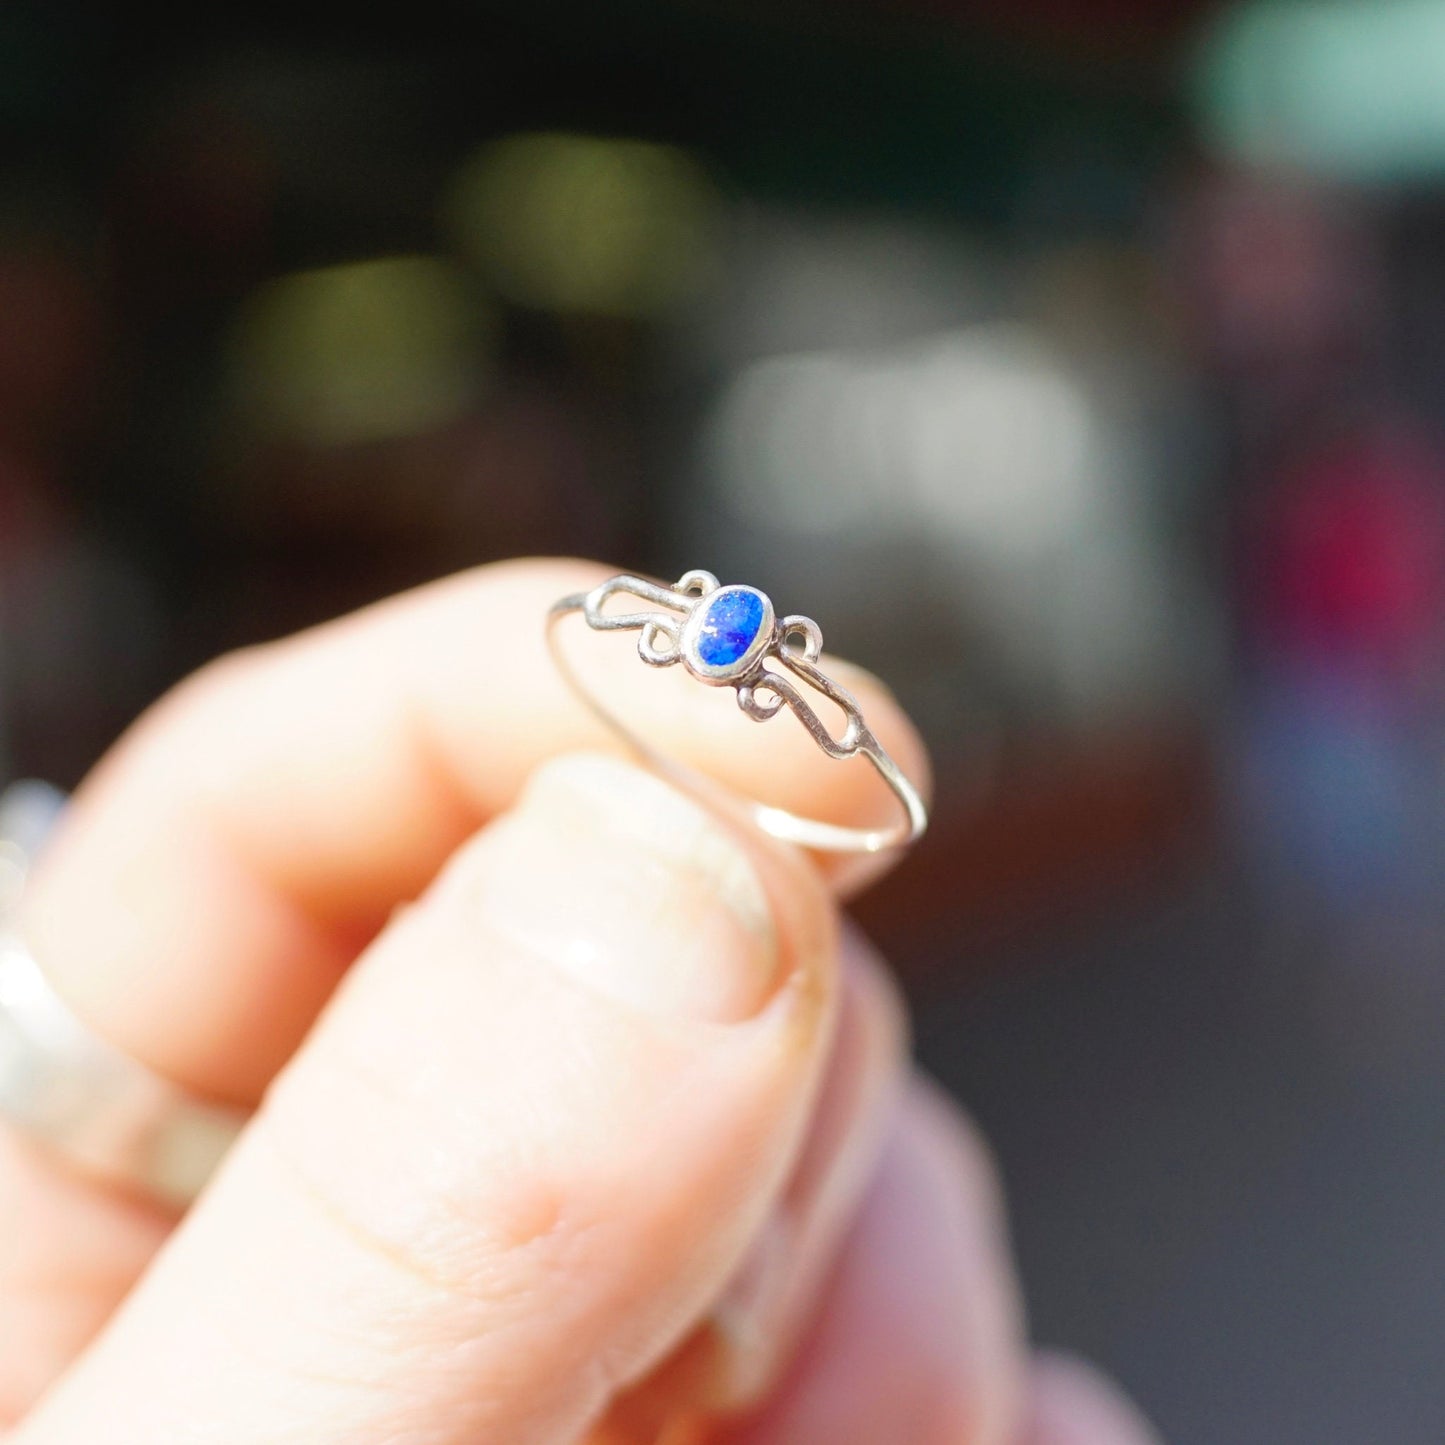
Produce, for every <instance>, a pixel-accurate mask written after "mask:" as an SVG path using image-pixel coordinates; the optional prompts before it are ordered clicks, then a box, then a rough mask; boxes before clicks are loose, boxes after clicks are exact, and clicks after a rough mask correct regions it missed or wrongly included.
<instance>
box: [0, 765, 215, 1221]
mask: <svg viewBox="0 0 1445 1445" xmlns="http://www.w3.org/2000/svg"><path fill="white" fill-rule="evenodd" d="M10 797H11V795H10V794H7V795H6V798H7V799H9V798H10ZM10 811H11V813H12V814H13V811H14V809H13V807H12V808H11V810H10ZM6 814H7V805H6V800H5V799H0V828H3V826H4V823H5V820H6ZM15 831H17V832H18V831H21V830H18V829H17V830H15ZM28 862H29V850H28V849H26V848H22V847H21V846H20V844H19V842H18V841H17V840H16V838H15V837H14V836H13V834H12V835H10V836H4V837H0V864H3V874H4V887H3V889H0V895H3V896H0V904H3V906H0V1116H4V1117H5V1118H6V1119H8V1120H9V1121H10V1122H11V1123H12V1124H14V1125H16V1126H17V1127H19V1128H20V1129H22V1130H23V1131H25V1132H26V1133H27V1134H29V1135H31V1136H32V1137H33V1138H34V1139H36V1140H37V1141H38V1142H39V1143H41V1144H42V1145H43V1146H44V1147H46V1148H49V1149H51V1150H52V1151H54V1152H55V1153H56V1154H58V1155H60V1156H61V1157H62V1158H64V1159H65V1160H66V1161H67V1162H69V1163H70V1164H71V1165H73V1166H74V1167H76V1168H78V1169H81V1170H83V1171H85V1172H87V1173H89V1174H92V1175H95V1176H98V1177H100V1178H103V1179H105V1180H107V1181H108V1182H111V1183H114V1184H118V1185H120V1186H122V1187H124V1188H127V1189H133V1190H137V1191H139V1192H142V1193H145V1194H148V1195H151V1196H152V1197H155V1198H158V1199H160V1200H162V1201H164V1202H165V1203H168V1204H171V1205H175V1206H183V1205H185V1204H188V1203H189V1202H190V1201H191V1199H193V1198H194V1197H195V1195H196V1194H197V1193H198V1192H199V1191H200V1188H201V1186H202V1185H203V1184H204V1183H205V1181H206V1179H207V1178H208V1177H209V1176H210V1174H211V1172H212V1171H213V1170H214V1169H215V1167H216V1165H217V1164H218V1163H219V1162H220V1159H221V1156H222V1155H223V1154H224V1153H225V1151H226V1149H227V1148H228V1147H229V1146H230V1144H231V1142H232V1141H233V1140H234V1138H235V1137H236V1134H237V1132H238V1131H239V1129H240V1127H241V1125H242V1123H243V1122H244V1119H243V1116H242V1115H241V1114H240V1113H239V1112H237V1111H235V1110H232V1109H228V1108H224V1107H221V1106H219V1105H214V1104H210V1103H207V1102H205V1101H203V1100H200V1099H196V1098H193V1097H192V1096H191V1095H189V1094H187V1093H186V1092H185V1091H184V1090H183V1089H180V1088H179V1087H177V1086H176V1085H174V1084H172V1083H170V1082H168V1081H167V1080H165V1079H162V1078H161V1077H160V1076H159V1075H157V1074H154V1073H152V1072H151V1071H150V1070H149V1069H147V1068H146V1067H145V1066H144V1065H142V1064H140V1063H138V1062H137V1061H136V1060H135V1059H132V1058H131V1057H130V1056H129V1055H128V1054H125V1053H123V1052H122V1051H121V1050H119V1049H117V1048H115V1047H114V1046H113V1045H112V1044H110V1043H108V1042H107V1041H106V1040H104V1039H102V1038H100V1037H99V1036H98V1035H97V1034H95V1033H94V1032H93V1031H92V1030H91V1029H89V1028H88V1027H87V1026H86V1025H85V1024H84V1023H82V1022H81V1020H80V1019H78V1018H77V1017H76V1016H75V1014H74V1013H72V1012H71V1010H70V1008H69V1007H68V1006H67V1005H66V1003H65V1002H64V1000H63V999H62V998H61V997H60V996H59V994H57V993H56V991H55V989H54V988H53V987H52V986H51V984H50V981H49V980H48V979H47V978H46V976H45V973H44V971H43V969H42V968H41V967H40V965H39V963H38V962H37V961H36V959H35V958H34V956H33V955H32V954H31V952H30V949H29V948H28V947H27V946H26V944H25V942H24V940H23V938H22V937H21V936H20V934H19V932H18V931H17V928H16V919H15V912H16V904H17V902H18V896H19V891H20V885H21V884H22V883H23V875H24V871H25V869H26V868H27V867H28Z"/></svg>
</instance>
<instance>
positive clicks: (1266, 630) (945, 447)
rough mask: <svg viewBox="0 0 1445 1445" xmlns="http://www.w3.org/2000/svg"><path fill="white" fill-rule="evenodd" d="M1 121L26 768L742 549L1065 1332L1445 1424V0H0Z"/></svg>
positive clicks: (14, 748)
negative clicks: (522, 609)
mask: <svg viewBox="0 0 1445 1445" xmlns="http://www.w3.org/2000/svg"><path fill="white" fill-rule="evenodd" d="M999 10H1006V12H1007V13H1006V14H1001V13H995V12H996V11H999ZM0 118H3V119H0V125H3V133H4V136H5V140H6V144H5V146H4V148H3V164H0V759H3V768H4V772H5V773H6V774H7V775H12V776H13V775H19V774H32V775H33V774H38V775H43V776H46V777H49V778H51V779H53V780H55V781H57V782H59V783H62V784H65V785H71V784H73V783H74V782H75V781H76V780H77V778H78V777H79V776H80V775H81V773H82V772H83V771H84V770H85V768H86V767H87V766H88V765H89V764H90V763H91V762H92V761H93V760H94V759H95V758H96V757H97V755H98V754H99V753H100V752H101V751H102V749H103V748H104V747H105V746H106V744H107V743H108V742H109V741H110V740H111V739H112V738H113V736H114V735H115V733H116V732H117V731H118V730H119V729H120V728H121V727H123V726H124V725H125V724H126V722H128V721H129V720H130V719H131V718H132V717H133V716H134V715H135V713H136V712H137V711H138V710H139V709H140V708H142V707H143V706H144V705H145V704H146V703H147V702H148V701H149V700H150V699H152V698H153V697H154V696H155V695H156V693H157V692H159V691H160V690H161V689H162V688H164V687H165V686H166V685H167V684H169V683H170V682H172V681H173V680H175V679H176V678H178V677H179V676H180V675H182V674H183V673H185V672H186V671H188V670H189V669H191V668H192V667H194V666H195V665H197V664H198V663H200V662H202V661H203V660H205V659H206V658H208V657H210V656H211V655H212V654H214V653H216V652H218V651H220V650H222V649H225V648H228V647H232V646H235V645H237V644H241V643H245V642H249V641H254V640H257V639H261V638H265V637H271V636H274V635H277V634H279V633H283V632H286V631H289V630H291V629H293V628H296V627H298V626H302V625H304V624H306V623H309V622H312V621H315V620H318V619H321V618H323V617H326V616H329V615H331V614H333V613H335V612H338V611H340V610H343V609H346V608H350V607H352V606H354V605H357V604H359V603H362V602H365V601H367V600H369V599H372V598H375V597H378V596H381V595H383V594H385V593H388V592H391V591H393V590H395V589H396V588H399V587H403V586H406V585H409V584H412V583H416V582H420V581H422V580H424V579H426V578H429V577H433V576H436V575H438V574H441V573H444V572H447V571H450V570H453V569H456V568H459V567H463V566H466V565H469V564H472V563H476V562H481V561H486V560H488V559H492V558H498V557H506V556H511V555H514V554H518V553H527V552H581V553H584V554H590V555H595V556H599V557H603V558H607V559H611V560H613V561H615V562H617V563H620V564H623V565H627V566H630V567H632V568H635V569H641V570H645V571H650V572H654V573H659V574H665V575H667V576H676V575H678V574H679V573H680V572H681V571H683V570H684V569H686V568H688V567H694V566H703V567H707V568H709V569H711V570H713V571H715V572H717V573H719V574H720V575H722V576H723V577H724V579H725V580H728V579H732V580H747V581H751V582H755V583H757V584H759V585H761V586H763V587H765V588H767V589H768V590H769V591H770V592H771V593H772V594H773V595H774V597H775V598H777V599H778V601H779V603H780V605H781V606H782V607H783V608H784V610H801V611H806V612H808V613H810V614H811V615H813V616H815V617H817V618H818V619H819V621H820V622H821V623H822V625H823V628H824V630H825V632H826V634H827V637H828V640H829V644H830V646H832V647H833V648H835V649H837V650H838V651H841V652H843V653H846V654H851V655H853V656H855V657H857V658H858V660H860V661H862V662H864V663H865V664H868V665H871V666H873V667H874V668H876V669H877V670H879V671H881V672H883V673H885V674H886V676H887V678H888V680H889V681H890V683H892V684H893V685H894V687H895V688H896V690H897V691H898V693H899V694H900V695H901V697H902V698H903V700H904V701H905V703H906V704H907V705H908V706H909V707H910V708H911V709H912V711H913V713H914V715H915V716H916V717H918V718H919V719H921V721H922V724H923V726H924V729H925V731H926V732H927V734H928V736H929V739H930V742H931V744H932V746H933V749H934V754H935V757H936V760H937V768H938V779H939V797H938V805H937V815H936V816H937V822H936V826H935V827H934V829H933V831H932V832H931V834H930V835H929V837H928V838H927V839H926V841H925V843H924V844H923V845H922V846H921V847H920V848H919V849H918V850H917V853H916V855H915V856H914V857H913V858H912V859H911V860H910V861H909V863H908V865H907V866H906V867H905V868H904V869H903V870H902V871H901V872H900V873H899V874H898V875H897V876H896V877H895V878H893V879H891V880H890V881H889V882H888V883H887V884H885V885H884V886H882V887H880V888H879V889H878V890H877V891H876V892H875V894H873V895H872V896H871V897H869V898H868V899H866V900H865V901H864V902H863V904H862V906H861V908H860V915H861V917H862V918H863V921H864V922H865V924H866V926H867V927H868V928H869V929H870V930H871V931H872V932H873V933H874V934H875V935H876V936H877V937H878V938H879V939H880V941H881V942H883V944H884V945H885V946H886V947H887V948H888V949H889V951H890V952H891V953H892V955H893V956H894V957H895V959H896V960H897V962H898V965H899V968H900V970H901V972H902V973H903V974H904V977H905V979H906V982H907V984H908V987H909V989H910V991H911V993H912V995H913V997H914V1000H915V1003H916V1007H917V1017H918V1030H919V1044H920V1048H921V1051H922V1053H923V1055H924V1058H925V1059H926V1060H927V1062H928V1063H929V1064H930V1066H931V1067H932V1068H934V1069H935V1070H936V1071H937V1072H938V1073H939V1074H940V1075H941V1076H942V1077H943V1078H944V1080H945V1081H946V1082H947V1083H948V1084H949V1085H950V1087H952V1088H953V1089H955V1090H956V1091H957V1092H958V1093H959V1095H960V1096H961V1097H962V1098H963V1099H964V1100H965V1102H966V1103H967V1104H968V1106H969V1107H970V1108H971V1109H972V1110H973V1111H974V1112H975V1114H976V1115H977V1116H978V1117H979V1119H980V1120H981V1122H982V1124H983V1126H984V1127H985V1129H986V1130H987V1131H988V1132H989V1134H990V1136H991V1138H992V1139H993V1140H994V1142H995V1144H996V1147H997V1150H998V1153H999V1156H1000V1159H1001V1161H1002V1165H1003V1169H1004V1172H1005V1175H1006V1178H1007V1182H1008V1185H1009V1189H1010V1193H1011V1197H1012V1201H1013V1206H1014V1211H1015V1221H1016V1238H1017V1245H1018V1249H1019V1253H1020V1256H1021V1261H1022V1268H1023V1273H1024V1276H1025V1279H1026V1283H1027V1288H1028V1293H1029V1299H1030V1306H1031V1312H1032V1317H1033V1321H1034V1327H1035V1330H1036V1332H1037V1334H1038V1336H1039V1337H1040V1338H1041V1339H1042V1340H1043V1341H1045V1342H1048V1343H1051V1344H1058V1345H1064V1346H1067V1347H1071V1348H1075V1349H1079V1350H1082V1351H1085V1352H1087V1353H1089V1354H1091V1355H1093V1356H1094V1357H1096V1358H1097V1359H1099V1360H1100V1361H1101V1362H1102V1363H1104V1364H1105V1365H1107V1366H1108V1367H1109V1368H1111V1369H1112V1370H1114V1371H1115V1372H1116V1373H1117V1374H1118V1375H1119V1376H1120V1377H1121V1378H1122V1379H1123V1380H1124V1381H1125V1382H1126V1383H1127V1385H1128V1386H1129V1387H1130V1388H1131V1389H1132V1390H1133V1391H1134V1392H1135V1393H1136V1395H1137V1396H1138V1397H1139V1398H1140V1400H1141V1401H1142V1402H1143V1403H1144V1405H1145V1406H1146V1408H1147V1409H1148V1411H1149V1412H1150V1413H1151V1415H1152V1416H1153V1417H1154V1418H1155V1419H1156V1420H1157V1422H1158V1423H1159V1425H1160V1426H1161V1428H1162V1429H1163V1431H1164V1432H1165V1434H1166V1436H1167V1437H1168V1439H1169V1440H1170V1441H1171V1442H1174V1445H1204V1442H1230V1445H1332V1442H1336V1441H1339V1442H1366V1441H1367V1442H1377V1441H1389V1442H1391V1445H1439V1442H1440V1441H1441V1439H1442V1438H1445V1370H1442V1369H1441V1368H1440V1365H1439V1358H1438V1356H1439V1339H1440V1337H1441V1334H1442V1328H1445V928H1442V925H1445V889H1442V882H1445V878H1442V874H1445V866H1442V863H1445V848H1442V842H1445V748H1442V739H1445V625H1442V624H1445V610H1442V591H1445V429H1442V426H1441V412H1442V406H1445V0H1376V3H1372V4H1355V3H1351V0H1248V3H1244V4H1240V5H1234V6H1228V7H1222V6H1218V5H1212V4H1202V3H1196V4H1192V5H1190V4H1182V3H1181V4H1175V5H1167V6H1166V5H1151V4H1149V3H1147V0H1093V3H1089V0H1014V3H1012V4H1011V5H1009V6H1007V7H994V6H990V5H987V4H984V3H982V0H914V3H902V0H891V3H890V0H878V3H877V4H874V5H869V4H866V3H862V0H859V3H855V4H851V5H842V4H838V3H832V4H825V3H805V0H790V3H778V0H775V3H773V4H770V5H767V6H764V5H761V4H757V3H752V0H735V3H729V0H670V3H662V0H609V3H608V4H606V5H590V6H588V5H581V4H572V3H566V0H531V3H529V4H527V5H512V4H498V3H493V4H485V3H481V0H477V3H472V4H465V3H461V0H453V3H442V0H413V3H412V4H410V5H408V6H406V7H404V8H399V9H393V8H392V7H359V8H358V9H356V10H354V11H353V12H352V13H351V14H350V15H349V16H348V18H347V20H346V21H345V23H344V24H340V25H339V24H338V23H337V21H336V18H335V12H334V11H333V10H332V9H331V8H330V7H323V6H319V5H312V4H309V3H307V0H291V3H289V4H287V5H284V6H280V5H276V6H272V5H263V4H253V5H250V6H247V7H244V8H241V7H229V6H225V5H213V6H206V7H192V8H189V9H187V10H185V11H177V10H175V9H174V7H165V8H164V9H163V8H162V7H160V6H157V5H151V4H136V5H132V6H129V7H126V8H125V10H124V12H122V10H121V7H115V6H105V5H102V4H96V5H90V6H86V7H79V6H69V5H64V4H56V3H47V4H45V5H41V4H39V3H25V0H8V3H7V4H6V5H5V6H4V7H3V8H0ZM780 725H781V724H780ZM880 1445H881V1442H880Z"/></svg>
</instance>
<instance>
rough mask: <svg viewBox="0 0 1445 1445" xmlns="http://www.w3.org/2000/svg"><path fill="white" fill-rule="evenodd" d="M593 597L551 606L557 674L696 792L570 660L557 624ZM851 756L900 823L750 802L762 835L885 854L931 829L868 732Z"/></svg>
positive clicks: (680, 767) (637, 749) (647, 756)
mask: <svg viewBox="0 0 1445 1445" xmlns="http://www.w3.org/2000/svg"><path fill="white" fill-rule="evenodd" d="M589 595H590V594H588V593H586V592H575V593H573V594H572V595H570V596H568V597H563V598H561V599H560V600H559V601H557V602H554V603H553V604H552V607H551V609H550V610H549V612H548V614H547V646H548V648H549V650H550V651H551V654H552V660H553V662H554V663H555V664H556V667H557V670H558V672H559V673H560V674H561V675H562V678H563V680H564V681H565V682H566V683H567V685H568V686H569V687H570V688H571V689H572V691H573V692H574V693H575V694H576V695H577V697H578V698H579V699H580V700H581V701H582V702H583V703H585V704H586V706H587V707H588V709H589V710H590V711H591V712H592V713H593V715H594V716H595V717H597V718H598V720H599V721H601V722H602V723H604V724H605V725H606V726H607V728H608V729H609V730H610V731H611V732H613V733H614V734H616V736H617V737H619V738H620V739H621V740H622V741H623V742H624V743H626V744H627V746H628V747H629V748H631V750H632V751H633V752H634V753H636V754H637V755H638V756H639V757H640V758H641V759H642V760H643V761H644V762H646V763H647V764H648V766H649V767H651V768H652V769H653V770H654V771H656V772H659V773H661V774H663V775H664V776H666V777H668V778H670V779H671V780H673V781H675V782H676V783H678V785H679V786H681V787H683V788H686V789H687V790H689V791H697V788H698V784H699V782H700V781H701V775H700V774H699V773H698V772H696V771H695V770H694V769H692V768H689V767H688V766H686V765H685V764H683V763H680V762H678V761H677V760H676V759H675V758H671V757H669V756H667V755H666V754H665V753H662V752H660V751H658V749H656V748H655V747H653V746H651V745H650V744H649V743H647V742H646V741H645V740H644V739H643V738H641V737H639V736H638V734H637V733H636V732H634V731H633V729H632V728H630V727H629V726H628V725H627V724H626V723H624V722H623V721H622V719H621V718H620V717H618V716H617V714H616V713H614V712H613V711H611V709H609V708H608V707H607V706H606V705H605V704H604V703H603V702H602V701H601V699H600V698H598V697H597V696H596V695H595V693H593V692H592V690H591V689H590V688H588V687H587V686H586V685H585V684H584V683H583V682H582V679H581V678H580V677H579V676H578V674H577V670H576V669H575V668H574V667H573V666H572V664H571V663H570V662H569V661H568V659H567V655H566V651H565V649H564V648H563V647H562V646H561V644H560V642H559V640H558V631H559V624H560V623H561V622H562V621H563V620H564V619H565V618H567V617H569V616H571V615H572V614H574V613H578V614H581V615H582V618H583V621H584V622H587V620H588V619H587V616H586V612H587V600H588V597H589ZM589 625H590V624H589ZM853 756H857V757H864V758H867V760H868V761H869V762H870V763H871V764H872V765H873V768H874V770H875V771H876V772H877V774H878V776H879V778H880V779H882V781H883V783H884V784H885V785H886V786H887V787H888V789H889V790H890V791H891V792H892V793H893V795H894V797H895V798H896V799H897V800H898V803H899V805H900V806H901V808H902V810H903V815H904V816H903V819H902V820H901V821H899V822H897V823H894V824H890V825H886V826H883V827H877V828H851V827H845V826H843V825H842V824H839V823H828V822H824V821H823V820H822V819H819V818H805V817H800V816H799V815H798V814H796V813H790V812H788V811H787V810H786V809H783V808H774V807H770V806H769V805H768V804H766V803H759V802H757V801H754V800H748V807H749V809H750V812H751V815H752V818H753V821H754V822H755V823H756V824H757V826H758V827H759V828H761V829H762V830H763V832H765V833H767V834H769V835H771V836H772V837H774V838H778V839H780V840H782V841H783V842H786V843H793V844H796V845H798V846H799V847H803V848H812V849H815V850H817V851H819V852H825V853H881V852H884V851H886V850H888V849H890V848H900V847H903V846H904V845H905V844H908V843H911V842H913V841H914V840H915V839H916V838H918V837H919V836H920V835H921V834H922V833H923V831H924V829H925V828H926V827H927V825H928V810H927V809H926V808H925V806H924V803H923V799H922V797H921V796H920V794H919V792H918V789H917V788H916V787H914V785H913V783H912V782H910V781H909V779H908V777H907V776H906V775H905V774H904V772H903V770H902V769H901V768H900V767H899V766H898V764H897V763H895V762H894V761H893V759H892V758H891V757H890V756H889V755H888V753H887V752H885V751H884V749H883V747H882V746H881V744H880V743H879V742H878V740H877V739H876V738H875V737H874V736H873V734H872V733H871V732H870V731H868V730H867V729H866V728H864V729H863V730H862V735H861V737H860V738H859V742H858V746H857V748H856V750H855V752H854V753H853Z"/></svg>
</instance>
